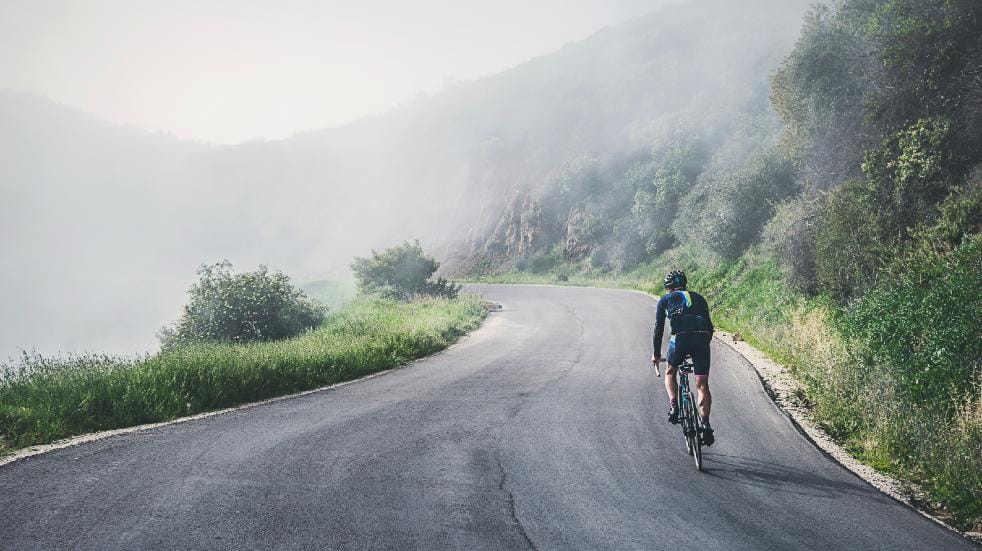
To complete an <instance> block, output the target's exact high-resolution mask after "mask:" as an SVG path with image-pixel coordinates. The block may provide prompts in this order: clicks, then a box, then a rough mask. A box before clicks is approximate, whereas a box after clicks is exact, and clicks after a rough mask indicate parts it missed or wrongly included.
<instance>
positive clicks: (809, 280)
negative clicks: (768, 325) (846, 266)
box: [761, 197, 823, 294]
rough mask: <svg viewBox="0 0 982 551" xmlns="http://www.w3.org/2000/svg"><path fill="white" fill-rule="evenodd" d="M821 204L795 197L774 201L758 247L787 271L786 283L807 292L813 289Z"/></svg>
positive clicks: (815, 276) (815, 288)
mask: <svg viewBox="0 0 982 551" xmlns="http://www.w3.org/2000/svg"><path fill="white" fill-rule="evenodd" d="M822 207H823V205H822V203H821V202H820V201H819V200H817V199H810V198H806V197H797V198H794V199H791V200H788V201H785V202H784V203H781V204H780V205H778V206H777V207H776V209H775V211H774V217H773V218H771V220H770V222H768V223H767V225H766V226H764V232H763V235H762V237H761V245H762V250H763V251H764V252H765V254H766V255H767V256H769V257H770V258H773V259H774V260H775V261H776V262H777V263H778V264H779V265H780V266H781V268H783V270H784V271H785V272H786V273H787V278H788V283H789V284H790V285H791V286H792V287H794V288H795V289H798V290H799V291H803V292H805V293H808V294H814V292H815V291H816V290H817V268H816V265H815V247H816V242H817V237H818V227H819V220H820V218H821V216H822V215H823V213H822V212H821V209H822Z"/></svg>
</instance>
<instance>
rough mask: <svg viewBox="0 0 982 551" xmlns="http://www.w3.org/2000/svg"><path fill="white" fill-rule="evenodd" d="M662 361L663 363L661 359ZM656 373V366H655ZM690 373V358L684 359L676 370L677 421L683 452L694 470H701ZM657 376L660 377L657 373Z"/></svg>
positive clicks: (699, 430)
mask: <svg viewBox="0 0 982 551" xmlns="http://www.w3.org/2000/svg"><path fill="white" fill-rule="evenodd" d="M662 361H665V360H664V359H662ZM656 373H657V366H656ZM691 373H692V358H689V357H686V358H685V360H684V361H683V362H682V365H680V366H678V369H677V370H676V375H675V377H676V381H677V383H678V391H679V392H678V398H679V420H678V424H679V425H681V426H682V438H683V440H685V451H687V452H688V453H689V455H691V456H692V458H693V459H695V461H696V470H698V471H701V470H702V439H701V435H700V434H699V433H700V432H701V429H702V427H701V425H700V423H699V416H698V415H697V414H696V412H697V407H696V401H695V399H694V398H693V396H692V390H691V389H690V387H689V374H691ZM659 375H661V374H660V373H659Z"/></svg>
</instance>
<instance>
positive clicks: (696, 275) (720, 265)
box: [480, 237, 982, 531]
mask: <svg viewBox="0 0 982 551" xmlns="http://www.w3.org/2000/svg"><path fill="white" fill-rule="evenodd" d="M945 258H946V260H945V264H944V265H940V264H937V260H934V261H933V263H932V261H931V260H924V261H921V262H915V264H913V265H912V268H911V270H910V273H909V275H908V277H907V278H906V279H905V280H903V281H902V282H901V283H900V284H897V285H891V286H889V287H885V288H880V289H874V290H872V291H871V292H869V293H868V294H866V295H865V296H864V297H863V299H862V300H861V301H858V302H855V303H853V304H851V305H850V306H849V307H848V308H840V307H838V306H836V305H834V304H833V303H832V302H830V301H828V300H827V299H825V298H823V297H806V296H804V295H803V294H801V293H799V292H797V291H795V290H794V289H793V288H792V287H791V286H789V285H788V284H787V283H786V281H787V277H786V274H784V273H783V272H782V270H781V269H780V268H778V266H777V265H776V264H774V263H773V262H772V261H770V260H769V259H768V258H767V257H766V256H763V255H759V254H757V253H755V252H753V251H751V252H749V253H747V254H745V255H743V256H742V257H741V258H739V259H738V260H734V261H722V260H720V259H719V258H716V257H713V256H711V255H708V254H707V253H706V252H705V251H702V250H699V249H697V248H692V247H685V248H679V249H675V250H672V251H669V252H667V253H666V254H664V255H662V256H661V257H659V258H657V259H655V260H654V261H653V262H651V263H649V264H646V265H643V266H640V267H638V268H636V269H634V270H632V271H630V272H626V273H623V274H611V273H598V272H594V271H590V270H589V269H585V270H584V269H580V266H577V265H565V266H556V267H554V268H552V271H551V272H549V273H543V274H525V273H522V272H510V273H506V274H497V275H490V276H485V277H483V278H480V280H482V281H486V282H509V283H517V282H528V283H553V284H569V285H591V286H602V287H619V288H626V289H638V290H643V291H646V292H649V293H651V294H654V295H656V296H658V295H660V294H661V293H662V292H663V288H662V278H663V277H664V274H665V273H666V272H667V271H668V270H669V269H677V268H678V267H684V268H685V269H686V273H687V275H688V276H689V282H690V283H689V288H690V289H692V290H694V291H698V292H699V293H701V294H703V295H704V296H705V297H706V298H707V300H708V301H709V302H710V304H711V306H712V312H713V321H714V323H716V325H717V326H718V327H720V328H723V329H726V330H729V331H733V332H740V333H741V334H742V335H743V337H744V338H745V339H746V340H747V341H748V342H750V343H751V344H753V345H754V346H756V347H757V348H758V349H761V350H763V351H764V352H766V353H768V354H769V355H770V356H772V357H773V358H774V359H775V360H778V361H780V362H781V363H783V364H784V365H785V366H787V367H788V368H789V369H790V370H791V372H792V374H793V375H794V376H795V377H796V378H797V379H798V380H799V381H800V382H801V383H802V384H803V386H804V388H805V391H806V396H805V398H806V399H807V401H808V402H809V403H810V404H811V406H812V414H813V416H814V418H815V419H816V421H818V422H819V423H820V424H821V425H822V426H823V427H824V428H825V429H826V430H827V431H828V432H829V433H830V434H831V435H832V436H833V437H834V438H836V440H838V442H839V443H840V444H842V445H843V446H844V447H845V448H846V449H847V450H848V451H850V452H851V453H852V454H853V455H854V456H855V457H856V458H858V459H859V460H861V461H863V462H865V463H867V464H869V465H871V466H873V467H875V468H877V469H880V470H882V471H885V472H888V473H890V474H892V475H894V476H897V477H898V478H901V479H905V480H908V481H910V482H913V483H914V484H915V485H916V486H917V487H919V488H921V489H922V490H923V491H924V495H922V496H920V497H918V496H914V497H915V498H918V499H920V500H921V504H922V505H923V506H925V507H927V508H929V509H931V510H932V511H933V512H934V513H936V514H938V515H940V516H942V517H945V518H946V519H947V520H948V521H950V522H951V523H953V524H954V525H956V526H958V527H960V528H963V529H966V530H973V531H980V530H982V386H980V384H982V380H980V376H982V375H980V361H982V301H980V300H979V297H978V292H979V289H982V279H980V278H982V269H980V258H982V238H979V237H973V238H971V239H969V240H968V242H967V243H966V244H964V245H962V247H961V248H960V249H959V250H957V251H955V252H954V253H953V254H951V255H949V256H947V257H945ZM559 274H562V275H564V276H566V281H561V280H560V278H558V277H557V276H558V275H559Z"/></svg>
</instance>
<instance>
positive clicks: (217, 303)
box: [160, 260, 324, 348]
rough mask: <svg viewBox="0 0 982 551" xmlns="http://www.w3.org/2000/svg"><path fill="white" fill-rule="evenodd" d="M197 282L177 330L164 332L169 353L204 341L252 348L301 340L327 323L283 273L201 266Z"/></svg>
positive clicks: (320, 310)
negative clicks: (255, 344) (298, 337)
mask: <svg viewBox="0 0 982 551" xmlns="http://www.w3.org/2000/svg"><path fill="white" fill-rule="evenodd" d="M198 276H199V279H198V282H197V283H195V284H194V285H192V286H191V289H190V290H188V295H189V297H190V298H189V300H188V304H187V305H186V306H185V307H184V312H183V313H182V315H181V318H180V319H179V320H178V321H177V323H176V324H175V325H174V326H173V327H166V328H164V329H162V330H161V332H160V339H161V341H162V344H163V346H164V347H165V348H170V347H173V346H179V345H187V344H191V343H197V342H204V341H217V342H236V343H239V342H252V341H270V340H277V339H284V338H288V337H293V336H296V335H299V334H300V333H302V332H303V331H306V330H308V329H310V328H312V327H315V326H317V325H319V324H320V323H321V322H322V321H323V320H324V309H323V307H322V306H320V305H318V304H316V303H314V302H313V301H311V300H310V299H308V298H307V297H306V296H305V295H304V293H303V292H301V291H299V290H298V289H296V288H294V287H293V286H292V285H291V284H290V278H289V277H287V276H286V275H285V274H283V273H282V272H270V271H269V269H268V268H266V266H260V267H259V269H258V270H256V271H254V272H243V273H238V274H237V273H234V272H233V271H232V264H231V263H230V262H229V261H227V260H224V261H222V262H218V263H216V264H212V265H207V264H206V265H202V266H201V268H200V269H199V270H198Z"/></svg>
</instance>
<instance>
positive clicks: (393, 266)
mask: <svg viewBox="0 0 982 551" xmlns="http://www.w3.org/2000/svg"><path fill="white" fill-rule="evenodd" d="M439 267H440V263H439V262H437V261H436V260H435V259H434V258H433V257H432V256H427V255H426V254H425V253H423V248H422V247H420V246H419V241H416V242H413V243H410V242H408V241H407V242H405V243H403V244H402V245H397V246H395V247H390V248H388V249H386V250H385V251H383V252H382V253H377V252H375V251H372V256H371V257H369V258H355V261H354V262H353V263H352V264H351V270H352V271H353V272H354V273H355V280H356V281H357V282H358V290H359V292H361V293H362V294H379V295H382V296H384V297H387V298H393V299H397V300H409V299H411V298H413V297H415V296H418V295H426V296H436V297H445V298H456V296H457V293H459V292H460V285H456V284H454V283H451V282H450V281H447V280H446V279H444V278H442V277H441V278H439V279H437V280H436V281H430V277H432V276H433V274H434V273H435V272H436V271H437V269H438V268H439Z"/></svg>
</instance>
